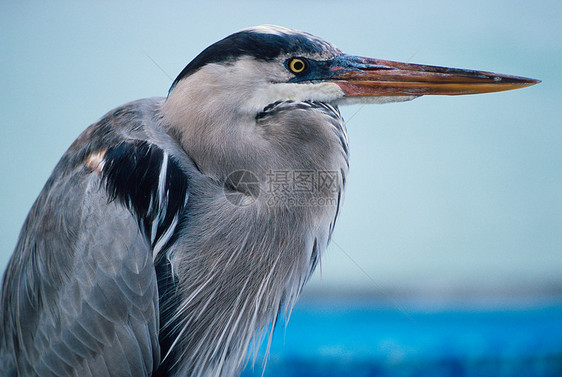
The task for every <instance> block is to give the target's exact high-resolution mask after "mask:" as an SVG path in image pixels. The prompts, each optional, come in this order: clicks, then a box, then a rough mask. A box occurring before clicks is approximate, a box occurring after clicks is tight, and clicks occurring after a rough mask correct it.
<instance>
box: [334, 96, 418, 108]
mask: <svg viewBox="0 0 562 377" xmlns="http://www.w3.org/2000/svg"><path fill="white" fill-rule="evenodd" d="M418 97H421V96H357V97H342V98H338V99H336V100H335V101H334V102H333V104H334V105H338V106H340V105H341V106H345V105H356V104H371V103H374V104H379V105H382V104H385V103H392V102H406V101H411V100H413V99H416V98H418Z"/></svg>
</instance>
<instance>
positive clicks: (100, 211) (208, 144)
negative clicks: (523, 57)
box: [0, 26, 538, 377]
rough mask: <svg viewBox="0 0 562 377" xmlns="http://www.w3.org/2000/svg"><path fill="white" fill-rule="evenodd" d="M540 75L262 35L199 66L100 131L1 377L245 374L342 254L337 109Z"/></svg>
mask: <svg viewBox="0 0 562 377" xmlns="http://www.w3.org/2000/svg"><path fill="white" fill-rule="evenodd" d="M537 82H538V81H537V80H532V79H527V78H522V77H514V76H507V75H499V74H493V73H487V72H479V71H468V70H461V69H453V68H442V67H434V66H425V65H415V64H406V63H398V62H392V61H385V60H378V59H371V58H363V57H356V56H351V55H346V54H343V53H342V52H341V51H340V50H339V49H337V48H336V47H334V46H333V45H331V44H330V43H328V42H325V41H323V40H322V39H320V38H317V37H314V36H312V35H310V34H307V33H302V32H299V31H295V30H291V29H287V28H282V27H276V26H260V27H254V28H250V29H246V30H242V31H240V32H237V33H235V34H232V35H230V36H228V37H226V38H225V39H223V40H221V41H219V42H217V43H215V44H213V45H212V46H210V47H208V48H207V49H205V50H204V51H203V52H202V53H201V54H199V55H198V56H197V57H196V58H195V59H193V61H191V63H189V64H188V65H187V66H186V67H185V69H184V70H183V71H182V72H181V73H180V75H179V76H178V77H177V79H176V80H175V81H174V83H173V84H172V87H171V89H170V91H169V93H168V96H167V98H150V99H143V100H139V101H135V102H131V103H128V104H126V105H123V106H121V107H118V108H116V109H114V110H112V111H110V112H109V113H108V114H106V115H105V116H103V117H102V118H101V120H99V121H98V122H96V123H95V124H93V125H92V126H90V127H89V128H88V129H86V130H85V131H84V132H83V133H82V134H81V135H80V136H79V137H78V139H77V140H76V141H75V142H74V143H73V144H72V145H71V146H70V148H69V149H68V151H67V152H66V153H65V154H64V156H63V157H62V159H61V160H60V162H59V163H58V165H57V166H56V168H55V169H54V171H53V173H52V175H51V177H50V178H49V180H48V181H47V183H46V185H45V187H44V188H43V190H42V192H41V194H40V195H39V197H38V199H37V200H36V202H35V204H34V205H33V207H32V209H31V211H30V213H29V215H28V217H27V219H26V221H25V224H24V226H23V229H22V231H21V234H20V237H19V240H18V243H17V246H16V249H15V252H14V254H13V256H12V258H11V260H10V263H9V265H8V268H7V270H6V272H5V275H4V282H3V287H2V297H1V309H0V329H1V330H0V331H1V332H2V339H1V341H0V373H1V374H2V375H3V376H35V375H39V376H80V377H85V376H235V375H237V374H239V373H240V371H241V370H242V367H243V366H244V363H245V360H246V359H247V356H248V349H249V345H250V342H251V341H252V340H254V341H255V343H256V344H259V343H260V342H261V340H263V338H264V337H265V335H264V334H265V333H266V332H267V329H268V328H273V327H274V326H275V324H276V323H277V318H278V317H279V316H280V315H281V316H283V314H287V313H288V312H290V310H291V309H292V307H293V305H294V304H295V301H296V300H297V297H298V296H299V293H300V291H301V289H302V288H303V285H304V284H305V283H306V281H307V279H308V278H309V277H310V275H311V274H312V272H313V271H314V268H315V266H316V264H317V262H318V259H319V258H320V256H321V255H322V253H323V252H324V250H325V249H326V246H327V244H328V241H329V239H330V235H331V233H332V230H333V228H334V223H335V221H336V218H337V215H338V209H339V207H340V204H341V200H342V196H343V189H344V186H345V179H346V174H347V171H348V142H347V136H346V130H345V125H344V121H343V120H342V118H341V116H340V114H339V112H338V109H337V105H339V104H344V103H348V102H357V101H360V102H368V103H374V102H379V103H381V102H389V101H406V100H411V99H413V98H415V97H418V96H421V95H425V94H448V95H455V94H473V93H485V92H493V91H501V90H509V89H516V88H521V87H524V86H529V85H533V84H535V83H537Z"/></svg>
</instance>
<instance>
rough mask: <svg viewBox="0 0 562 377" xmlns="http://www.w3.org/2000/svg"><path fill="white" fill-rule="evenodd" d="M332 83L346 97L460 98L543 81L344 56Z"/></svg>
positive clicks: (337, 60) (334, 68)
mask: <svg viewBox="0 0 562 377" xmlns="http://www.w3.org/2000/svg"><path fill="white" fill-rule="evenodd" d="M331 63H332V64H331V66H330V68H329V69H330V71H331V73H332V75H331V76H332V77H331V80H330V81H332V82H335V83H336V84H337V85H339V86H340V88H341V89H342V90H343V92H344V93H345V95H346V96H351V97H362V96H422V95H461V94H478V93H489V92H500V91H503V90H512V89H519V88H524V87H526V86H531V85H534V84H537V83H539V82H540V80H534V79H530V78H526V77H518V76H509V75H501V74H497V73H491V72H482V71H473V70H467V69H458V68H446V67H436V66H431V65H421V64H410V63H400V62H395V61H389V60H380V59H372V58H364V57H357V56H350V55H342V56H340V57H337V58H335V59H333V60H332V62H331Z"/></svg>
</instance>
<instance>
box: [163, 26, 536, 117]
mask: <svg viewBox="0 0 562 377" xmlns="http://www.w3.org/2000/svg"><path fill="white" fill-rule="evenodd" d="M197 78H203V80H197ZM186 79H187V81H197V84H198V86H199V87H201V88H204V89H203V90H205V91H207V92H211V93H213V96H214V98H217V94H218V93H223V94H224V95H226V96H228V98H229V100H230V101H231V102H234V103H236V106H237V108H238V109H240V110H242V111H247V112H249V113H255V112H259V111H261V110H262V109H263V108H264V107H265V106H267V105H268V104H270V103H273V102H275V101H284V100H296V101H303V100H312V101H322V102H329V103H336V104H345V103H350V102H351V103H353V102H371V103H384V102H396V101H405V100H410V99H413V98H416V97H419V96H422V95H459V94H477V93H486V92H496V91H503V90H510V89H517V88H521V87H525V86H529V85H533V84H536V83H538V82H539V81H538V80H533V79H528V78H524V77H517V76H509V75H501V74H495V73H490V72H482V71H474V70H465V69H456V68H446V67H437V66H428V65H420V64H410V63H400V62H394V61H389V60H381V59H373V58H366V57H360V56H354V55H348V54H344V53H343V52H342V51H340V50H339V49H338V48H336V47H335V46H333V45H332V44H330V43H328V42H326V41H324V40H322V39H320V38H318V37H315V36H313V35H311V34H308V33H304V32H300V31H296V30H292V29H288V28H284V27H279V26H258V27H253V28H249V29H244V30H241V31H239V32H237V33H234V34H232V35H230V36H228V37H226V38H224V39H223V40H221V41H219V42H216V43H215V44H213V45H211V46H210V47H208V48H207V49H205V50H204V51H203V52H201V53H200V54H199V55H198V56H197V57H196V58H195V59H193V61H191V62H190V63H189V64H188V65H187V66H186V67H185V69H184V70H183V71H182V72H181V73H180V75H179V76H178V77H177V78H176V80H175V81H174V83H173V84H172V87H171V89H170V93H169V94H170V95H171V94H172V93H174V92H175V91H177V89H178V85H181V84H182V83H185V80H186ZM188 85H189V84H188ZM219 97H220V96H219Z"/></svg>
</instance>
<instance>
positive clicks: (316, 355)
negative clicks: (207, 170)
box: [0, 0, 562, 376]
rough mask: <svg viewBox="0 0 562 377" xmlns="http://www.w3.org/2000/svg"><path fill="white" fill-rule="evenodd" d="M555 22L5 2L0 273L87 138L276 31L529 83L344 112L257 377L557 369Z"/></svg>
mask: <svg viewBox="0 0 562 377" xmlns="http://www.w3.org/2000/svg"><path fill="white" fill-rule="evenodd" d="M561 19H562V3H561V2H560V1H541V2H529V1H527V2H523V1H495V2H490V1H487V0H486V1H482V0H477V1H470V2H468V1H466V2H450V1H424V2H416V1H394V2H388V1H385V2H382V1H353V2H343V1H341V0H340V1H333V0H324V1H284V2H279V1H259V2H257V1H255V2H253V1H236V2H225V1H222V2H215V1H206V2H180V1H177V2H159V3H156V2H154V3H153V2H145V1H140V2H139V1H135V2H133V1H128V2H125V1H121V2H109V1H102V2H96V3H69V2H59V1H49V2H43V1H22V2H7V1H4V2H2V3H1V4H0V22H1V25H2V30H3V32H2V36H1V37H0V48H1V51H2V58H1V59H0V70H1V72H2V77H1V78H0V88H1V91H0V99H1V100H0V112H1V114H2V116H3V121H2V125H1V126H0V140H1V142H2V148H0V168H1V172H2V184H1V185H0V215H1V216H0V267H2V269H3V268H4V266H5V265H6V263H7V261H8V258H9V256H10V254H11V252H12V250H13V248H14V246H15V243H16V240H17V236H18V233H19V229H20V227H21V225H22V223H23V221H24V218H25V216H26V214H27V211H28V210H29V208H30V207H31V205H32V203H33V201H34V200H35V197H36V196H37V194H38V193H39V191H40V189H41V187H42V186H43V184H44V183H45V181H46V179H47V177H48V176H49V174H50V172H51V170H52V169H53V167H54V166H55V164H56V162H57V161H58V159H59V158H60V156H61V155H62V154H63V153H64V151H65V150H66V148H68V146H69V145H70V143H71V142H72V141H73V140H74V139H75V138H76V136H78V134H79V133H80V132H81V131H82V130H83V129H84V128H85V127H87V126H88V125H89V124H91V123H93V122H94V121H96V120H97V119H98V118H99V117H101V116H102V115H103V114H104V113H105V112H107V111H109V110H110V109H112V108H113V107H115V106H118V105H120V104H122V103H125V102H127V101H130V100H134V99H138V98H143V97H150V96H164V95H166V93H167V90H168V88H169V86H170V84H171V82H172V80H173V79H174V78H175V76H176V75H177V74H178V73H179V72H180V71H181V70H182V68H183V67H184V66H185V65H186V64H187V63H188V62H189V61H190V60H191V59H192V58H193V57H195V56H196V55H197V54H198V53H199V52H200V51H201V50H202V49H203V48H205V47H206V46H208V45H209V44H211V43H213V42H215V41H217V40H218V39H221V38H223V37H224V36H226V35H228V34H230V33H232V32H234V31H236V30H239V29H241V28H245V27H248V26H253V25H258V24H265V23H270V24H279V25H283V26H288V27H293V28H296V29H301V30H305V31H308V32H311V33H313V34H315V35H318V36H321V37H323V38H325V39H327V40H329V41H331V42H333V43H334V44H336V45H337V46H338V47H340V48H341V49H342V50H344V51H346V52H348V53H351V54H356V55H363V56H370V57H378V58H384V59H391V60H399V61H407V62H415V63H423V64H434V65H443V66H452V67H459V68H473V69H480V70H488V71H495V72H500V73H506V74H514V75H521V76H528V77H533V78H537V79H541V80H543V82H542V83H541V84H540V85H536V86H534V87H531V88H525V89H522V90H517V91H511V92H505V93H495V94H486V95H478V96H467V97H422V98H419V99H416V100H415V101H413V102H408V103H399V104H389V105H380V106H378V105H372V106H360V105H356V106H349V107H345V108H342V109H341V110H342V114H343V115H344V118H346V119H347V123H348V131H349V137H350V143H351V153H352V155H351V174H350V177H349V181H348V182H349V184H348V190H347V193H346V200H345V204H344V208H343V211H342V213H341V216H340V219H339V223H338V226H337V227H336V232H335V234H334V237H333V242H332V244H331V246H330V247H329V250H328V253H327V255H325V256H324V258H323V261H322V265H321V268H319V270H318V271H317V273H316V274H315V276H314V278H313V279H312V281H311V282H310V284H309V285H308V287H307V288H306V290H305V292H304V297H303V299H302V300H301V301H300V302H299V304H298V305H297V309H296V311H295V313H294V314H293V317H292V319H291V322H290V324H289V326H288V328H287V329H286V330H284V329H278V331H277V332H278V334H277V335H276V336H275V340H274V344H273V346H272V357H271V360H270V361H269V367H268V369H267V370H266V375H274V374H275V373H278V372H276V371H279V373H280V374H279V375H295V376H296V375H313V374H314V373H318V375H339V376H341V375H353V376H362V375H365V376H367V375H368V376H386V375H404V376H410V375H412V376H414V375H425V376H433V375H436V376H437V375H447V376H448V375H451V376H457V375H467V376H468V375H471V376H472V375H491V376H492V375H493V376H498V375H506V376H516V375H517V376H518V375H536V376H539V375H544V376H547V375H548V376H549V375H553V376H560V375H562V366H561V361H560V360H561V359H560V355H562V345H561V340H562V336H561V335H562V329H561V327H562V309H561V307H562V229H561V228H562V195H561V193H562V173H561V171H562V169H561V165H562V127H561V126H562V121H561V119H562V106H560V100H561V95H560V88H561V87H562V73H561V71H562V69H561V66H560V62H561V61H562V23H561V22H560V20H561ZM283 344H285V346H283ZM463 344H466V345H467V347H468V348H466V349H463V348H462V345H463ZM515 361H517V362H519V363H520V364H513V363H512V362H515ZM526 361H528V362H526ZM510 363H511V364H510ZM518 365H519V366H518ZM291 368H293V369H291ZM393 368H395V369H393ZM424 368H425V369H424ZM479 368H480V369H479ZM482 368H484V369H482ZM525 368H531V369H525ZM293 370H294V371H296V372H295V373H293V372H292V371H293ZM302 370H305V371H308V372H302V373H301V372H299V371H302ZM346 370H348V371H350V372H349V373H347V374H346V373H345V371H346ZM529 370H531V371H532V373H531V374H528V373H527V374H521V373H523V372H522V371H529ZM314 371H315V372H314ZM397 371H400V373H398V372H397ZM486 371H488V372H489V374H486V373H488V372H486ZM552 371H554V372H552ZM247 373H251V372H250V371H248V372H247ZM255 373H256V375H261V369H260V368H259V362H258V363H257V366H256V372H255ZM298 373H301V374H298ZM330 373H331V374H330ZM439 373H441V374H439ZM502 373H503V374H502ZM517 373H519V374H517ZM541 373H542V374H541ZM548 373H554V374H548ZM275 375H277V374H275Z"/></svg>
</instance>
